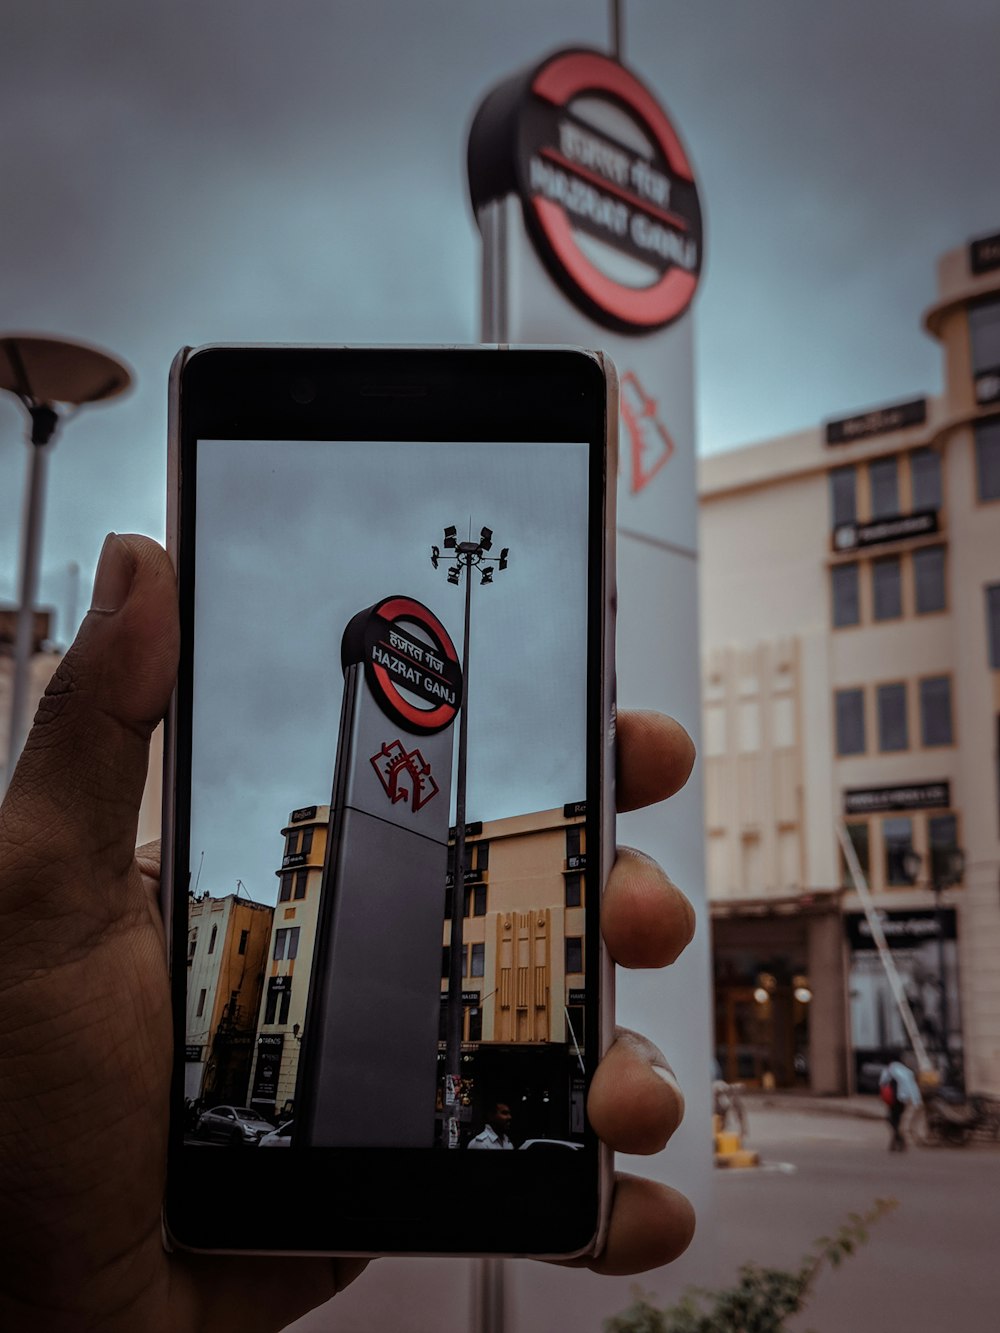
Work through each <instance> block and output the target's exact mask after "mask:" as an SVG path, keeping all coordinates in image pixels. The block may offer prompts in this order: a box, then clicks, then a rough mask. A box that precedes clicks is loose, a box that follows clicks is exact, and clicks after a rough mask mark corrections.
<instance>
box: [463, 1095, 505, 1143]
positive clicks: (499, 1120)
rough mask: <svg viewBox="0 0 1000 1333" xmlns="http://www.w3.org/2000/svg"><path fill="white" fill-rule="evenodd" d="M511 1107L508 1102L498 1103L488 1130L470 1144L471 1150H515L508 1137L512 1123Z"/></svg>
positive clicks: (494, 1108) (489, 1121)
mask: <svg viewBox="0 0 1000 1333" xmlns="http://www.w3.org/2000/svg"><path fill="white" fill-rule="evenodd" d="M511 1119H512V1117H511V1114H510V1107H509V1106H508V1105H507V1103H506V1102H496V1103H495V1104H494V1107H493V1112H492V1114H491V1115H490V1118H489V1119H488V1120H487V1122H486V1128H485V1129H484V1130H483V1131H482V1132H481V1133H479V1134H477V1135H476V1137H475V1138H474V1139H471V1140H470V1142H469V1147H470V1148H513V1146H514V1145H513V1143H511V1141H510V1139H509V1138H508V1137H507V1131H508V1129H510V1122H511Z"/></svg>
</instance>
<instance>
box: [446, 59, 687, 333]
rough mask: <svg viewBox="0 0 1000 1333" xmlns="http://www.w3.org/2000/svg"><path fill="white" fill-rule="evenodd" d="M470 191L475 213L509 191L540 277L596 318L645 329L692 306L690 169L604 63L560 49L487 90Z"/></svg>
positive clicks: (666, 127)
mask: <svg viewBox="0 0 1000 1333" xmlns="http://www.w3.org/2000/svg"><path fill="white" fill-rule="evenodd" d="M469 185H470V189H471V192H472V203H473V207H474V208H475V210H476V212H477V214H478V213H479V210H480V209H481V208H482V207H483V205H484V204H486V203H489V202H491V201H493V200H497V199H501V198H503V197H504V196H505V195H507V194H510V193H511V192H516V193H517V194H518V196H519V197H520V199H521V202H522V206H523V210H524V218H525V224H526V226H527V229H528V232H529V234H530V236H531V238H532V241H533V242H534V245H535V249H536V250H537V252H538V254H539V256H540V257H541V259H542V261H543V263H544V264H545V266H546V268H547V269H548V271H549V273H550V274H551V275H552V277H553V278H554V279H555V281H556V283H557V284H558V285H559V287H561V288H562V290H563V291H564V292H565V293H566V295H567V296H568V297H569V298H570V300H572V301H573V302H574V303H575V304H576V305H577V306H579V307H580V308H581V309H582V310H583V311H584V312H585V313H586V314H588V315H589V316H590V317H591V318H592V319H594V320H596V321H597V322H598V323H600V324H603V325H605V326H606V327H608V328H611V329H615V330H616V331H617V332H620V333H631V334H641V333H650V332H653V331H654V330H656V329H659V328H663V327H664V326H665V325H667V324H670V323H672V322H673V321H674V320H675V319H677V318H678V317H679V316H680V315H682V314H683V313H684V311H685V310H686V309H687V307H688V306H689V305H690V303H691V299H692V297H693V296H694V293H695V289H696V287H697V285H698V276H699V274H700V272H701V260H702V220H701V205H700V203H699V199H698V189H697V186H696V185H695V180H694V173H693V171H692V169H691V164H690V162H689V161H688V157H687V154H686V153H685V151H684V148H683V146H682V144H681V141H680V139H679V138H678V136H677V133H676V131H675V130H674V128H673V126H672V125H671V123H670V121H669V120H668V118H667V116H666V114H665V112H664V111H663V109H662V108H661V107H660V105H659V104H658V103H657V101H656V99H655V98H654V97H653V95H652V93H650V92H649V90H648V89H647V88H646V87H645V86H644V85H643V84H642V83H640V81H639V80H638V79H637V78H636V76H635V75H634V74H632V73H631V72H630V71H629V70H627V69H625V68H624V66H622V65H620V64H619V63H618V62H617V61H616V60H612V59H611V58H610V57H609V56H606V55H602V54H601V53H600V52H597V51H586V50H571V51H560V52H557V53H556V54H555V55H552V56H549V57H548V58H547V59H546V60H544V61H543V62H542V63H541V64H540V65H538V66H536V67H535V68H534V69H532V70H530V71H529V72H528V73H527V74H519V75H517V76H516V77H515V78H513V79H509V80H507V81H506V82H505V83H503V84H500V85H499V86H498V87H497V88H495V89H494V90H493V91H492V92H491V93H490V94H489V95H488V96H487V97H486V99H485V100H484V101H483V103H482V104H481V105H480V108H479V110H478V112H477V113H476V117H475V120H474V122H473V126H472V130H471V132H470V135H469Z"/></svg>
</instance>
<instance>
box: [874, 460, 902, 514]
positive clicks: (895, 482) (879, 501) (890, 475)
mask: <svg viewBox="0 0 1000 1333" xmlns="http://www.w3.org/2000/svg"><path fill="white" fill-rule="evenodd" d="M868 482H869V485H870V486H871V497H872V503H871V509H872V515H871V516H872V518H873V519H874V518H893V517H894V516H895V515H896V514H898V513H899V467H898V464H897V459H896V458H895V456H893V457H891V458H876V459H874V460H873V461H872V462H871V463H869V464H868Z"/></svg>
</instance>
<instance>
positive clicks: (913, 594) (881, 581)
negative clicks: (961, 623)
mask: <svg viewBox="0 0 1000 1333" xmlns="http://www.w3.org/2000/svg"><path fill="white" fill-rule="evenodd" d="M944 553H945V548H944V547H943V546H921V547H918V548H917V549H916V550H913V551H907V552H906V553H905V554H903V555H884V556H878V557H876V558H875V559H873V560H866V561H864V562H861V561H858V560H851V561H848V562H846V563H844V564H839V565H833V566H832V567H831V569H830V581H831V592H832V609H833V627H834V629H844V628H846V627H847V626H849V625H860V624H861V622H862V618H863V617H862V604H861V570H862V568H864V569H865V570H866V571H869V572H868V577H869V578H870V580H871V582H870V598H869V600H868V604H867V610H866V614H865V616H864V619H869V618H870V619H871V620H872V621H884V620H898V619H899V618H900V617H901V616H903V615H904V614H907V613H909V612H910V609H911V608H912V613H913V614H914V615H918V616H926V615H931V614H933V613H934V612H936V611H944V610H946V609H947V598H946V595H945V560H944Z"/></svg>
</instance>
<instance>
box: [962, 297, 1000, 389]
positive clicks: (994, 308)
mask: <svg viewBox="0 0 1000 1333" xmlns="http://www.w3.org/2000/svg"><path fill="white" fill-rule="evenodd" d="M969 340H970V342H971V343H972V373H973V374H974V375H975V374H978V373H979V372H980V371H981V370H993V368H994V367H995V366H1000V301H996V300H993V301H983V302H982V303H981V304H979V305H974V306H971V307H970V308H969Z"/></svg>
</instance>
